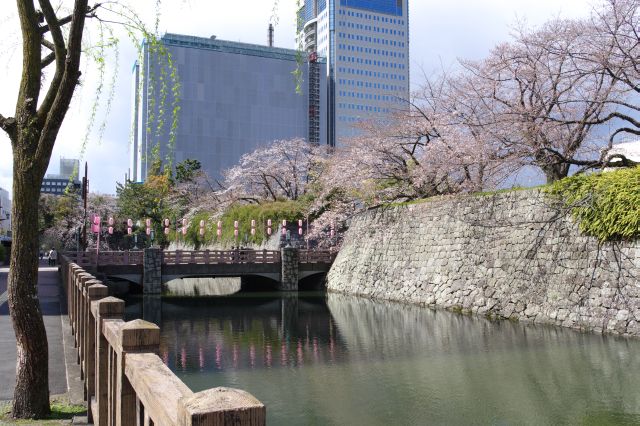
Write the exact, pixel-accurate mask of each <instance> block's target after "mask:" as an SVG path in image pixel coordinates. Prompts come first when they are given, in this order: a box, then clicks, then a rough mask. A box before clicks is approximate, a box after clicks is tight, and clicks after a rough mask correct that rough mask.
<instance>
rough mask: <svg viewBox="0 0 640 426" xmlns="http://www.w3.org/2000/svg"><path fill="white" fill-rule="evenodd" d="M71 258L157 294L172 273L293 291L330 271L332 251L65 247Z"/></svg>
mask: <svg viewBox="0 0 640 426" xmlns="http://www.w3.org/2000/svg"><path fill="white" fill-rule="evenodd" d="M64 255H65V256H66V257H67V258H68V259H69V261H70V262H74V263H76V264H78V265H79V266H81V267H83V268H85V269H88V270H90V271H93V272H96V273H98V274H103V275H106V276H109V277H114V278H122V279H126V280H127V281H131V282H135V283H139V284H141V285H142V286H143V291H144V293H146V294H159V293H161V292H162V284H164V283H167V282H169V281H171V280H174V279H176V278H187V277H189V278H192V277H246V276H260V277H265V278H269V279H271V280H273V281H276V282H277V283H279V285H278V288H279V289H280V290H282V291H297V290H298V283H299V281H300V280H301V279H303V278H306V277H309V276H312V275H317V274H325V273H327V272H328V271H329V268H330V267H331V264H332V263H333V260H334V259H335V253H333V252H330V251H318V250H300V249H297V248H283V249H281V250H278V251H275V250H244V249H243V250H200V251H181V250H179V251H163V250H160V249H157V248H150V249H145V250H141V251H123V252H118V251H110V252H101V253H99V254H97V253H95V252H78V253H74V252H69V253H65V254H64Z"/></svg>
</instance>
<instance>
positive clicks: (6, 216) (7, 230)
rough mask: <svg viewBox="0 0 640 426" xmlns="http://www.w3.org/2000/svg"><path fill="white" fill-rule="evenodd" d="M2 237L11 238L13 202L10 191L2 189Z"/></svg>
mask: <svg viewBox="0 0 640 426" xmlns="http://www.w3.org/2000/svg"><path fill="white" fill-rule="evenodd" d="M0 236H11V200H10V199H9V191H7V190H6V189H2V188H0Z"/></svg>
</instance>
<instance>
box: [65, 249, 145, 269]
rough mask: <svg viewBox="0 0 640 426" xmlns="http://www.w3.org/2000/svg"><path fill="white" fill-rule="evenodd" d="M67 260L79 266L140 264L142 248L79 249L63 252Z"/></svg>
mask: <svg viewBox="0 0 640 426" xmlns="http://www.w3.org/2000/svg"><path fill="white" fill-rule="evenodd" d="M63 255H64V256H65V257H66V258H68V259H69V261H71V262H73V263H75V264H77V265H80V266H95V265H96V264H99V265H142V256H143V251H142V250H135V251H101V252H100V253H96V252H95V251H79V252H66V253H64V254H63Z"/></svg>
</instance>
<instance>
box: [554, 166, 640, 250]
mask: <svg viewBox="0 0 640 426" xmlns="http://www.w3.org/2000/svg"><path fill="white" fill-rule="evenodd" d="M545 192H546V193H548V194H550V195H552V196H554V197H557V198H559V199H560V200H561V201H562V202H563V203H564V205H565V206H567V207H568V208H570V209H571V213H572V215H573V217H574V218H575V219H576V220H578V221H579V223H580V230H581V231H583V232H584V233H586V234H589V235H593V236H595V237H597V238H598V239H600V240H601V241H605V240H626V239H633V238H638V237H640V166H639V167H635V168H630V169H621V170H617V171H613V172H604V173H597V174H589V175H576V176H571V177H569V178H566V179H562V180H560V181H557V182H555V183H554V184H553V185H551V186H550V187H549V188H548V189H545Z"/></svg>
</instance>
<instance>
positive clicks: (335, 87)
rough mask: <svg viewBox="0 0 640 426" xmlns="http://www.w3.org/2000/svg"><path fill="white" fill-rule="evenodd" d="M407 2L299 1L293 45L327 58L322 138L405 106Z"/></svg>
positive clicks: (343, 132) (351, 132) (333, 137)
mask: <svg viewBox="0 0 640 426" xmlns="http://www.w3.org/2000/svg"><path fill="white" fill-rule="evenodd" d="M407 3H408V0H305V3H304V5H303V6H302V8H301V9H300V10H299V11H298V17H299V19H298V21H299V28H298V41H299V43H300V44H302V47H303V48H304V50H305V51H306V52H308V53H310V54H311V53H313V52H317V54H318V55H319V56H321V57H324V58H326V59H327V76H328V80H327V90H328V93H327V98H328V100H329V102H328V108H329V111H328V113H327V114H328V117H327V120H328V134H329V138H330V140H332V141H336V142H337V144H338V145H339V144H340V140H341V139H342V138H344V137H348V136H351V135H354V134H355V133H357V130H355V129H354V127H353V125H354V124H355V123H357V122H358V121H359V120H361V119H368V118H376V117H378V118H379V117H380V116H384V115H385V114H389V113H391V112H393V110H395V109H400V108H404V107H406V101H407V100H408V97H409V8H408V4H407Z"/></svg>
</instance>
